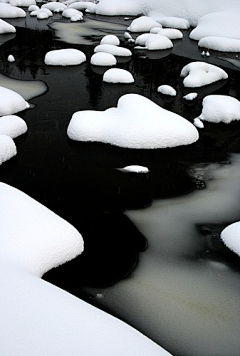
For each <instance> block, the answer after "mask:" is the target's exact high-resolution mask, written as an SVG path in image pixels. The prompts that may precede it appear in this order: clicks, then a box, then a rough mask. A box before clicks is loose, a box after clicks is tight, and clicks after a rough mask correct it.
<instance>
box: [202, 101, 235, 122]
mask: <svg viewBox="0 0 240 356" xmlns="http://www.w3.org/2000/svg"><path fill="white" fill-rule="evenodd" d="M202 105H203V108H202V113H201V115H200V116H199V119H200V120H205V121H208V122H213V123H219V122H223V123H225V124H229V123H230V122H232V121H236V120H237V121H239V120H240V101H239V100H237V99H235V98H233V97H231V96H227V95H208V96H206V97H205V98H204V99H203V103H202Z"/></svg>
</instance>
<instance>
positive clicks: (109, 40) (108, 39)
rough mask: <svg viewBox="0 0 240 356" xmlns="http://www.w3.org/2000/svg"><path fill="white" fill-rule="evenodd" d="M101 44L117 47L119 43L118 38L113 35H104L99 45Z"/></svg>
mask: <svg viewBox="0 0 240 356" xmlns="http://www.w3.org/2000/svg"><path fill="white" fill-rule="evenodd" d="M102 44H110V45H114V46H119V45H120V41H119V38H118V37H117V36H115V35H106V36H104V37H103V38H102V39H101V42H100V45H102Z"/></svg>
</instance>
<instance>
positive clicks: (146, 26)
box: [127, 16, 162, 32]
mask: <svg viewBox="0 0 240 356" xmlns="http://www.w3.org/2000/svg"><path fill="white" fill-rule="evenodd" d="M152 27H159V28H161V27H162V26H161V25H160V23H158V22H157V21H155V20H153V19H152V18H151V17H148V16H141V17H138V18H137V19H135V20H133V21H132V23H131V25H130V26H129V27H128V28H127V30H128V31H130V32H148V31H150V30H151V28H152Z"/></svg>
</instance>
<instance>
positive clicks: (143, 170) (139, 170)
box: [119, 165, 149, 174]
mask: <svg viewBox="0 0 240 356" xmlns="http://www.w3.org/2000/svg"><path fill="white" fill-rule="evenodd" d="M119 170H120V171H121V172H126V173H144V174H147V173H149V169H148V168H147V167H144V166H138V165H131V166H126V167H123V168H119Z"/></svg>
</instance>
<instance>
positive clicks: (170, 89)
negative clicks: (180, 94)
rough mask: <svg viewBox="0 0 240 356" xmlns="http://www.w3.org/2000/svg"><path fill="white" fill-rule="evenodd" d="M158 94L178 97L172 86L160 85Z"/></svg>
mask: <svg viewBox="0 0 240 356" xmlns="http://www.w3.org/2000/svg"><path fill="white" fill-rule="evenodd" d="M157 91H158V93H161V94H165V95H170V96H176V95H177V92H176V90H175V89H174V88H173V87H171V86H170V85H160V86H159V87H158V88H157Z"/></svg>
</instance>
